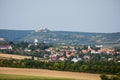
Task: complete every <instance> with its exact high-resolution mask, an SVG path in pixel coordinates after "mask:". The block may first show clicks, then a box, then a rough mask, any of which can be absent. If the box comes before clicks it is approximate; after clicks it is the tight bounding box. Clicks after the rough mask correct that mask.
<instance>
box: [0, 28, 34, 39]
mask: <svg viewBox="0 0 120 80" xmlns="http://www.w3.org/2000/svg"><path fill="white" fill-rule="evenodd" d="M31 32H32V30H2V29H1V30H0V37H3V38H5V40H9V41H19V40H20V39H22V38H24V37H26V36H27V35H28V34H30V33H31Z"/></svg>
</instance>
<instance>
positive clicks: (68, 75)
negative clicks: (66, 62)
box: [0, 67, 101, 80]
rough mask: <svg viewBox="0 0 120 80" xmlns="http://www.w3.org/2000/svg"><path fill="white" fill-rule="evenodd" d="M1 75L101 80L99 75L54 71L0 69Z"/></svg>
mask: <svg viewBox="0 0 120 80" xmlns="http://www.w3.org/2000/svg"><path fill="white" fill-rule="evenodd" d="M0 74H16V75H32V76H42V77H57V78H72V79H78V80H101V79H100V77H99V76H100V75H99V74H91V73H78V72H65V71H54V70H45V69H28V68H7V67H0Z"/></svg>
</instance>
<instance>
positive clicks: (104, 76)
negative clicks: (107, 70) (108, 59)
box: [100, 74, 108, 80]
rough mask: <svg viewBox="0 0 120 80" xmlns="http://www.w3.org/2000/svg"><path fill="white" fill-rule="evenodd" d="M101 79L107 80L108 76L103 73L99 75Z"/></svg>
mask: <svg viewBox="0 0 120 80" xmlns="http://www.w3.org/2000/svg"><path fill="white" fill-rule="evenodd" d="M100 78H101V80H108V77H107V76H106V75H105V74H102V75H100Z"/></svg>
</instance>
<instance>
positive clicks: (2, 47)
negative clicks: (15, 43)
mask: <svg viewBox="0 0 120 80" xmlns="http://www.w3.org/2000/svg"><path fill="white" fill-rule="evenodd" d="M0 49H1V50H4V49H12V46H10V45H3V46H0Z"/></svg>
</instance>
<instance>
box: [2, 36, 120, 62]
mask: <svg viewBox="0 0 120 80" xmlns="http://www.w3.org/2000/svg"><path fill="white" fill-rule="evenodd" d="M0 41H1V45H0V51H1V53H8V54H17V55H23V56H24V55H25V56H32V57H34V59H35V60H43V61H48V62H49V61H65V60H70V61H73V62H78V61H90V60H98V61H99V60H104V61H115V62H120V49H119V48H118V49H115V48H105V47H104V46H103V45H95V46H83V45H82V46H68V45H67V46H66V45H57V46H50V45H48V44H45V43H39V41H38V39H37V38H35V39H34V43H26V42H22V43H19V44H15V43H13V42H12V43H7V42H6V41H5V40H4V38H0ZM2 41H3V42H4V43H3V42H2ZM13 44H14V45H13ZM16 45H17V47H16Z"/></svg>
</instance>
